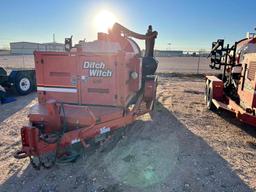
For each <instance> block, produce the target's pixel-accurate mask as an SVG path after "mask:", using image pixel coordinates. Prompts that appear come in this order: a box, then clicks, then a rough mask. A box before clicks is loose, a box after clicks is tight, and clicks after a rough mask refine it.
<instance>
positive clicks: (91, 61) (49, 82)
mask: <svg viewBox="0 0 256 192" xmlns="http://www.w3.org/2000/svg"><path fill="white" fill-rule="evenodd" d="M131 37H133V38H137V39H142V40H145V42H146V50H145V56H144V57H141V51H140V48H139V46H138V45H137V44H136V42H135V41H134V40H133V39H132V38H131ZM156 37H157V32H156V31H152V27H151V26H149V28H148V31H147V33H146V34H145V35H142V34H138V33H135V32H132V31H130V30H128V29H126V28H125V27H123V26H121V25H120V24H117V23H116V24H114V26H113V27H112V29H111V30H110V31H109V33H108V34H105V33H98V39H97V40H95V41H93V42H84V41H80V42H79V44H77V45H75V46H72V39H71V38H67V39H66V40H65V49H66V52H37V51H36V52H35V53H34V55H35V68H36V81H37V93H38V104H36V105H35V106H33V107H32V108H31V110H30V113H29V115H28V117H29V122H30V123H29V125H27V126H24V127H22V129H21V139H22V149H21V150H20V151H17V153H16V154H15V157H16V158H18V159H21V158H26V157H29V158H30V160H31V164H32V165H33V167H34V168H36V169H40V167H41V166H43V167H45V168H50V167H51V166H52V165H54V163H55V161H56V160H58V159H63V158H64V159H65V160H66V161H68V160H71V161H73V160H74V158H75V156H76V155H74V154H73V153H72V152H70V151H68V148H70V146H72V145H73V144H76V143H80V144H81V145H82V146H84V147H87V146H88V140H89V139H91V138H94V137H96V136H106V135H108V134H109V133H110V132H111V131H113V130H114V129H118V128H121V127H123V126H125V125H127V124H129V123H132V122H134V121H135V119H136V118H137V117H138V116H140V115H143V114H145V113H148V112H151V111H152V110H153V107H154V102H155V97H156V87H157V76H156V75H155V71H156V69H157V65H158V62H157V61H156V60H155V59H154V56H153V52H154V43H155V39H156ZM103 138H104V137H103ZM60 151H61V152H60Z"/></svg>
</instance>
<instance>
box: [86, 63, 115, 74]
mask: <svg viewBox="0 0 256 192" xmlns="http://www.w3.org/2000/svg"><path fill="white" fill-rule="evenodd" d="M105 67H106V65H105V63H103V62H97V61H85V62H84V63H83V68H84V69H89V76H90V77H111V76H112V71H111V70H110V69H105Z"/></svg>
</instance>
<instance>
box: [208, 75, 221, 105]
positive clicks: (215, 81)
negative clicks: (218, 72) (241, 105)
mask: <svg viewBox="0 0 256 192" xmlns="http://www.w3.org/2000/svg"><path fill="white" fill-rule="evenodd" d="M206 87H207V88H208V89H212V90H211V91H212V98H213V99H216V100H217V101H221V100H222V99H223V96H224V84H223V81H222V80H220V79H219V78H217V77H216V76H206Z"/></svg>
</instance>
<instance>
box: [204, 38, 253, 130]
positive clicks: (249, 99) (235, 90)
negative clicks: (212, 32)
mask: <svg viewBox="0 0 256 192" xmlns="http://www.w3.org/2000/svg"><path fill="white" fill-rule="evenodd" d="M210 56H211V64H210V67H211V68H212V69H216V70H220V69H223V73H222V75H221V76H218V77H216V76H206V86H205V100H206V104H207V107H208V109H215V108H217V109H225V110H228V111H231V112H233V113H235V115H236V117H237V118H238V119H239V120H241V121H243V122H245V123H247V124H250V125H252V126H256V111H255V109H256V36H255V34H254V33H251V34H249V35H248V37H247V38H245V39H242V40H240V41H238V42H236V43H235V44H234V45H233V46H231V47H230V46H229V45H227V46H226V47H224V40H223V39H219V40H218V41H216V42H213V44H212V50H211V53H210Z"/></svg>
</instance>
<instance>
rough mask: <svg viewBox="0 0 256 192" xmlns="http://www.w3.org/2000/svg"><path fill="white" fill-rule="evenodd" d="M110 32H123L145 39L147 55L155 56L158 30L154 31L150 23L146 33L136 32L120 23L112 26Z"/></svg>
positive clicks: (126, 34)
mask: <svg viewBox="0 0 256 192" xmlns="http://www.w3.org/2000/svg"><path fill="white" fill-rule="evenodd" d="M110 33H115V34H120V35H121V34H123V35H125V36H129V37H133V38H136V39H140V40H145V42H146V46H145V48H146V50H145V57H153V56H154V45H155V39H156V38H157V35H158V33H157V31H152V26H151V25H149V27H148V31H147V33H146V34H145V35H143V34H139V33H135V32H133V31H131V30H129V29H127V28H126V27H124V26H122V25H120V24H119V23H115V24H114V25H113V27H112V30H111V31H110Z"/></svg>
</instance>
